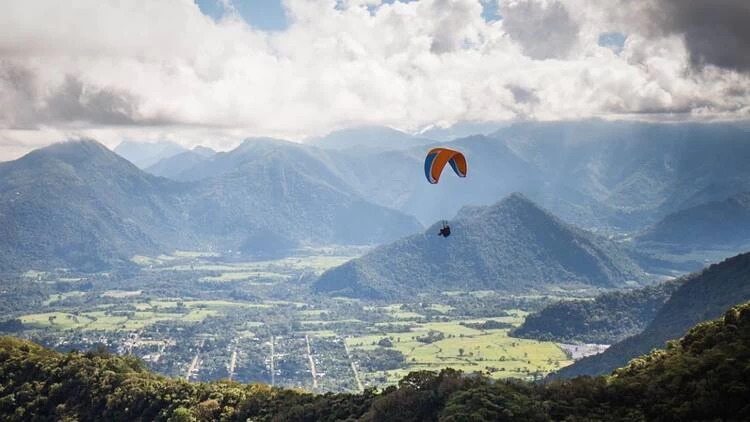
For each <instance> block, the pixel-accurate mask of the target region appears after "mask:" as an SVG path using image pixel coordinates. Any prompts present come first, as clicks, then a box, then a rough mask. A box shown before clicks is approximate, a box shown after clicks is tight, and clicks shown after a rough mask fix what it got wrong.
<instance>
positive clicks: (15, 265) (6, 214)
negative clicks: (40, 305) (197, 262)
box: [0, 141, 196, 270]
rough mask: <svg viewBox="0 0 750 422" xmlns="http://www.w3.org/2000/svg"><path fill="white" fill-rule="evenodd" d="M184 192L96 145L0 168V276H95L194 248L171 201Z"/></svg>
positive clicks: (64, 147)
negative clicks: (118, 264) (45, 272)
mask: <svg viewBox="0 0 750 422" xmlns="http://www.w3.org/2000/svg"><path fill="white" fill-rule="evenodd" d="M186 189H187V187H186V186H184V185H181V184H179V183H176V182H171V181H169V180H165V179H160V178H157V177H154V176H151V175H149V174H146V173H144V172H142V171H141V170H139V169H138V168H136V167H135V166H134V165H133V164H131V163H130V162H128V161H126V160H125V159H123V158H121V157H120V156H118V155H116V154H114V153H113V152H111V151H110V150H108V149H107V148H106V147H104V146H103V145H101V144H99V143H97V142H94V141H76V142H66V143H60V144H54V145H51V146H49V147H47V148H43V149H40V150H36V151H32V152H31V153H29V154H27V155H25V156H24V157H22V158H20V159H18V160H15V161H10V162H6V163H0V270H10V269H14V270H19V269H20V270H27V269H29V268H51V267H54V266H63V267H64V266H73V267H77V268H89V269H94V268H99V267H102V266H106V263H108V262H113V261H123V260H127V259H128V258H130V257H131V256H132V255H133V254H134V252H135V251H139V252H141V253H156V252H158V251H161V250H164V249H165V248H167V247H168V246H170V245H175V244H178V243H179V244H182V245H187V246H195V245H196V239H195V238H194V237H193V236H191V234H190V232H189V231H188V232H186V231H184V230H182V229H183V228H184V227H185V224H184V223H185V221H184V219H183V217H182V211H183V209H182V208H181V207H180V206H179V204H177V203H176V201H174V200H173V198H175V197H180V196H184V195H186V193H187V191H186Z"/></svg>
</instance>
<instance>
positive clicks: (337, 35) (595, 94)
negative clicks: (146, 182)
mask: <svg viewBox="0 0 750 422" xmlns="http://www.w3.org/2000/svg"><path fill="white" fill-rule="evenodd" d="M482 1H484V2H485V3H486V2H487V1H489V0H481V1H480V0H420V1H413V2H401V1H395V2H381V1H378V0H285V1H284V8H285V11H286V15H287V18H288V21H289V26H288V28H287V29H286V30H284V31H273V32H266V31H260V30H257V29H256V28H254V27H253V26H251V25H248V24H247V23H245V22H244V21H242V20H241V18H240V17H239V16H237V14H232V13H229V14H227V15H225V16H224V17H223V18H221V19H219V20H218V21H215V20H214V19H211V18H209V17H207V16H205V15H203V14H202V13H201V11H200V9H199V8H198V7H197V6H196V5H195V4H194V2H193V1H192V0H160V1H158V2H152V1H142V2H137V1H130V2H121V1H119V0H78V1H77V2H75V7H72V6H71V5H70V4H66V3H64V2H59V1H54V0H28V1H24V2H10V3H9V4H7V5H4V6H3V13H2V14H0V91H1V92H2V95H0V137H2V136H5V137H10V138H12V139H19V140H24V141H27V144H28V145H37V142H41V141H40V140H41V139H43V138H44V137H47V138H48V139H49V140H53V139H55V137H63V136H66V137H67V136H69V135H79V136H86V137H94V138H97V139H102V140H104V141H105V142H112V143H114V144H116V143H117V139H118V138H119V139H122V138H124V137H132V138H133V139H153V140H158V139H175V140H178V141H179V142H181V143H183V144H185V145H186V146H190V145H191V144H192V143H194V142H195V143H207V142H206V141H207V140H209V141H211V140H213V141H211V142H208V143H209V144H210V145H211V146H215V147H218V148H221V147H222V146H227V145H230V144H232V143H233V142H239V140H240V139H241V138H242V137H244V136H251V135H268V136H275V137H284V138H292V139H301V138H304V137H308V136H315V135H320V134H324V133H326V132H328V131H331V130H335V129H340V128H344V127H348V126H359V125H389V126H393V127H398V128H402V129H406V130H418V129H421V128H424V127H427V126H429V125H440V126H446V125H450V124H452V123H455V122H460V121H499V120H512V119H516V118H525V119H573V118H586V117H621V116H625V117H627V116H644V115H656V114H658V115H679V116H684V117H685V118H701V119H702V118H748V117H750V114H749V112H748V107H747V104H748V103H750V92H748V90H747V89H746V87H747V86H750V79H749V77H748V75H745V74H738V73H737V72H734V71H733V70H734V69H735V68H738V67H739V65H733V66H724V65H723V66H722V67H712V68H711V69H706V70H705V71H701V72H695V71H691V66H693V65H694V64H695V63H696V59H695V54H696V53H695V51H696V48H697V47H695V46H691V44H689V43H686V41H685V40H687V39H688V37H687V36H683V35H681V34H683V33H687V30H683V29H679V31H682V32H680V33H679V34H678V33H677V32H679V31H678V29H672V27H669V28H670V29H663V30H660V31H658V34H656V32H655V30H654V29H653V28H654V27H655V26H654V23H653V22H652V21H653V19H651V20H648V22H640V23H639V22H635V21H634V20H633V19H632V16H634V15H632V14H628V13H631V10H633V7H635V6H633V7H631V8H630V9H629V10H625V8H624V6H623V8H622V13H623V14H622V16H619V15H618V16H615V15H614V14H613V13H612V11H611V10H610V9H612V8H611V7H610V6H606V5H601V4H602V3H603V2H595V3H594V2H591V1H589V0H507V1H502V2H500V3H498V4H499V9H498V10H499V14H500V15H501V18H500V19H498V20H490V21H488V20H487V19H485V17H483V16H482V14H483V11H485V10H486V9H487V7H486V6H487V5H486V4H485V5H484V6H485V7H484V8H483V3H482ZM644 1H645V0H644ZM641 3H642V5H649V7H651V8H653V7H656V6H653V5H652V2H649V3H644V2H643V1H642V2H641ZM667 3H668V2H667V0H661V2H656V0H654V2H653V4H654V5H656V4H667ZM597 5H598V6H597ZM643 7H646V6H643ZM660 7H661V6H660ZM664 7H666V6H664ZM644 10H645V9H644ZM649 10H651V9H649ZM665 10H666V9H665ZM626 12H627V13H626ZM629 16H630V17H629ZM648 16H651V15H648ZM682 21H689V20H686V19H682V20H680V22H682ZM673 27H674V28H683V27H685V25H684V24H681V25H676V24H675V25H673ZM732 31H734V30H732ZM606 32H622V33H624V34H627V39H626V40H625V43H624V45H623V46H622V50H621V51H620V52H619V54H616V53H614V52H613V51H612V50H611V49H609V48H607V47H606V46H601V45H599V37H600V35H601V34H602V33H606ZM730 32H731V31H730ZM735 32H736V31H735ZM738 36H739V35H738ZM738 45H741V44H738ZM703 56H705V57H704V58H702V59H700V60H698V62H700V61H701V60H702V61H705V62H709V60H711V61H713V62H717V61H718V59H715V58H713V57H708V56H706V53H703ZM703 56H700V57H703ZM746 57H747V56H746ZM737 60H740V59H737ZM724 68H727V69H728V70H725V69H724Z"/></svg>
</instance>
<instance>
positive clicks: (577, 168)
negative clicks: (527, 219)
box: [335, 120, 750, 231]
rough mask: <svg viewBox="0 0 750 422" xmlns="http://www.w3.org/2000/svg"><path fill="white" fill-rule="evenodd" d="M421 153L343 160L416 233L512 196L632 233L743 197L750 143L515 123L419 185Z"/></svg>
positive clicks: (717, 136)
mask: <svg viewBox="0 0 750 422" xmlns="http://www.w3.org/2000/svg"><path fill="white" fill-rule="evenodd" d="M436 145H440V144H430V145H423V146H417V147H414V148H412V149H409V150H406V151H404V150H399V151H387V152H372V151H368V152H366V153H363V152H362V151H351V150H349V151H344V152H343V155H344V156H347V157H349V158H348V159H347V160H343V161H342V160H336V161H335V165H336V166H337V168H338V169H340V171H342V172H348V176H347V180H352V181H353V182H352V183H354V184H357V186H358V189H359V190H360V191H361V192H362V193H363V194H366V195H369V196H368V197H369V198H371V200H373V201H374V202H376V203H379V204H388V205H389V206H394V207H397V208H398V209H400V210H401V211H404V212H406V213H408V214H412V215H414V216H416V217H417V218H418V219H419V220H420V221H422V223H423V224H427V223H429V222H432V221H435V220H437V219H441V218H447V217H450V216H452V215H454V214H455V213H456V212H457V211H458V210H459V209H460V208H461V207H462V206H464V205H489V204H492V203H494V202H496V201H497V199H498V198H501V197H504V196H506V195H508V194H510V193H512V192H515V191H521V192H524V193H525V194H527V195H528V196H529V197H530V198H531V199H533V200H534V201H536V202H537V203H539V204H541V205H543V206H544V207H546V208H547V209H549V210H551V211H552V212H553V213H554V214H555V215H557V216H559V217H561V218H563V219H564V220H565V221H568V222H572V223H575V224H578V225H581V226H584V227H590V228H614V229H616V230H626V231H637V230H640V229H643V228H645V227H647V226H649V225H651V224H654V223H656V222H657V221H658V220H659V219H661V218H663V217H664V216H666V215H667V214H670V213H673V212H676V211H679V210H682V209H685V208H688V207H691V206H695V205H698V204H702V203H705V202H709V201H715V200H723V199H725V198H727V197H729V196H731V195H734V194H736V193H739V192H746V191H750V166H748V165H746V163H748V162H750V134H748V132H747V131H745V130H743V129H741V128H737V127H735V126H733V125H731V124H693V123H691V124H653V123H642V122H605V121H597V120H589V121H578V122H546V123H545V122H525V123H516V124H513V125H510V126H507V127H504V128H501V129H500V130H498V131H497V132H495V133H493V134H491V135H488V136H482V135H478V136H470V137H467V138H462V139H457V140H454V141H451V142H450V145H451V147H453V148H456V149H459V150H461V151H463V152H464V154H465V155H466V157H467V159H468V162H469V175H468V177H467V178H466V179H460V180H459V179H457V178H455V177H452V176H453V175H451V174H447V175H446V176H445V177H444V178H443V179H441V180H440V184H438V185H429V184H428V183H426V181H425V180H424V176H423V169H422V165H423V160H424V155H425V153H426V152H427V150H428V149H429V148H430V147H431V146H436Z"/></svg>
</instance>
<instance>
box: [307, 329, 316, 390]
mask: <svg viewBox="0 0 750 422" xmlns="http://www.w3.org/2000/svg"><path fill="white" fill-rule="evenodd" d="M305 341H306V342H307V359H308V360H309V361H310V373H311V374H312V380H313V390H315V389H317V388H318V373H317V372H315V359H313V356H312V351H311V349H310V337H308V336H307V334H305Z"/></svg>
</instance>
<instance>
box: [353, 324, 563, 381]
mask: <svg viewBox="0 0 750 422" xmlns="http://www.w3.org/2000/svg"><path fill="white" fill-rule="evenodd" d="M522 318H523V316H522V315H521V314H520V313H519V314H518V315H517V316H515V315H514V316H512V317H506V318H491V319H493V320H497V321H501V322H510V323H514V324H518V323H520V322H521V321H522ZM486 320H487V319H486V318H485V319H478V320H463V322H484V321H486ZM460 322H461V321H451V322H430V323H419V324H415V325H412V328H411V330H410V332H401V333H399V332H390V333H389V332H386V333H382V334H374V335H366V336H357V337H349V338H347V339H346V340H345V341H346V343H347V345H348V346H349V347H350V348H351V349H352V350H373V349H377V348H381V347H382V346H378V345H377V342H378V341H379V340H381V339H383V338H384V337H388V338H389V339H390V340H391V342H392V344H393V348H394V349H396V350H399V351H401V352H402V353H403V354H404V356H405V357H406V367H404V368H401V369H398V370H393V371H381V372H376V373H366V374H363V377H364V379H365V380H367V382H369V383H371V384H372V385H379V384H382V383H383V382H385V383H393V382H395V381H397V380H398V379H400V378H401V377H403V375H405V374H407V373H408V372H409V371H414V370H440V369H441V368H445V367H452V368H455V369H460V370H463V371H466V372H474V371H481V372H488V373H490V376H491V377H493V378H508V377H515V378H529V377H530V374H533V373H540V374H546V373H549V372H551V371H553V370H555V369H557V368H559V367H562V366H566V365H569V364H570V363H572V362H571V361H570V360H568V358H567V356H566V355H565V353H564V352H563V350H562V349H560V348H559V347H558V346H557V345H556V344H555V343H551V342H539V341H533V340H524V339H517V338H512V337H508V330H507V329H498V330H476V329H473V328H469V327H465V326H462V325H460V324H459V323H460ZM431 330H432V331H437V332H440V333H442V334H443V336H444V339H442V340H438V341H435V342H433V343H429V344H426V343H423V342H420V341H418V340H417V338H418V337H420V336H424V335H426V334H427V333H428V332H430V331H431ZM384 378H385V379H384Z"/></svg>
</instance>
